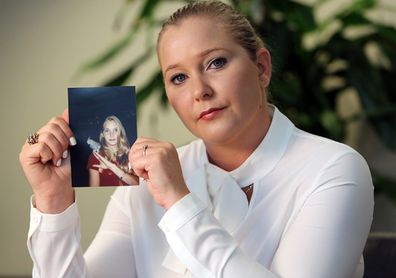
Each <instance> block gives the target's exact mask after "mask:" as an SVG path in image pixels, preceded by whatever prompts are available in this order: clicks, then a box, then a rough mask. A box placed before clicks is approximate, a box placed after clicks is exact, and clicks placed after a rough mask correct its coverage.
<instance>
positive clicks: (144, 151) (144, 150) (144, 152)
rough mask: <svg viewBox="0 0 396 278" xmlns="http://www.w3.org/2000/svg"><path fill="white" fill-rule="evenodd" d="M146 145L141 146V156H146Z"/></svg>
mask: <svg viewBox="0 0 396 278" xmlns="http://www.w3.org/2000/svg"><path fill="white" fill-rule="evenodd" d="M148 147H149V146H148V145H143V147H142V149H143V156H146V151H147V149H148Z"/></svg>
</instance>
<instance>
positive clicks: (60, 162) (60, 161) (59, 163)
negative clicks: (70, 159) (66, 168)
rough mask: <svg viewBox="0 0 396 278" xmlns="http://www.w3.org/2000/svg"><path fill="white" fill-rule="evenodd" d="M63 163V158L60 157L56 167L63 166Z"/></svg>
mask: <svg viewBox="0 0 396 278" xmlns="http://www.w3.org/2000/svg"><path fill="white" fill-rule="evenodd" d="M61 164H62V159H59V160H58V161H57V162H56V167H59V166H61Z"/></svg>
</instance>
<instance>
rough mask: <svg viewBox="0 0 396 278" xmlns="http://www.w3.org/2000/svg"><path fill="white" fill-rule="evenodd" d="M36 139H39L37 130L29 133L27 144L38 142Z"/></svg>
mask: <svg viewBox="0 0 396 278" xmlns="http://www.w3.org/2000/svg"><path fill="white" fill-rule="evenodd" d="M38 140H39V134H38V133H37V132H35V133H33V134H30V135H29V136H28V138H27V142H28V143H29V145H33V144H36V143H38Z"/></svg>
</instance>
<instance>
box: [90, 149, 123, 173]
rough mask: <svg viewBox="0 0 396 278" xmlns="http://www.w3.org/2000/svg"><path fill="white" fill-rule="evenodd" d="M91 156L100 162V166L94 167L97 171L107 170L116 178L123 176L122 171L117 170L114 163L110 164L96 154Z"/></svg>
mask: <svg viewBox="0 0 396 278" xmlns="http://www.w3.org/2000/svg"><path fill="white" fill-rule="evenodd" d="M93 155H94V156H95V157H96V158H97V159H98V160H99V161H100V165H94V166H96V167H98V169H101V170H105V169H109V170H111V171H112V172H113V173H114V174H116V175H117V176H118V177H121V176H122V175H123V174H124V171H122V170H121V169H120V168H118V166H117V165H116V164H115V163H113V162H111V161H110V160H108V159H107V158H105V157H104V156H102V155H100V154H99V153H98V152H93Z"/></svg>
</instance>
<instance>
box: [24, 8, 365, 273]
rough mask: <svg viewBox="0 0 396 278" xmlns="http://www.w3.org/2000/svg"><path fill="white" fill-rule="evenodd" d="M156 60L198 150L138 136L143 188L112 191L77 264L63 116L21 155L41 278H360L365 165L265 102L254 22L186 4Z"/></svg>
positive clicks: (266, 68)
mask: <svg viewBox="0 0 396 278" xmlns="http://www.w3.org/2000/svg"><path fill="white" fill-rule="evenodd" d="M157 54H158V60H159V63H160V67H161V70H162V74H163V77H164V84H165V89H166V93H167V96H168V99H169V103H170V104H171V105H172V107H173V108H174V109H175V111H176V112H177V114H178V115H179V117H180V118H181V120H182V121H183V123H184V124H185V126H186V127H187V128H188V129H189V130H190V131H191V132H192V133H193V134H194V135H195V136H196V137H198V138H199V139H197V140H195V141H193V142H191V143H190V144H188V145H186V146H183V147H181V148H179V149H176V148H175V147H174V146H173V145H172V144H171V143H168V142H163V141H159V140H156V139H152V138H142V137H141V138H138V139H137V140H136V142H135V143H134V144H133V146H132V148H131V151H130V152H129V161H133V165H132V166H133V170H134V171H135V173H136V174H137V175H138V176H140V177H142V178H143V179H145V180H146V181H145V182H143V184H142V185H141V186H137V187H119V188H117V190H116V191H115V193H114V194H113V196H112V198H111V200H110V202H109V204H108V206H107V211H106V213H105V216H104V218H103V222H102V225H101V227H100V229H99V232H98V233H97V235H96V237H95V239H94V241H93V242H92V244H91V246H90V247H89V248H88V250H87V251H86V252H85V254H84V255H83V253H82V252H81V249H80V242H79V237H76V234H77V235H78V234H79V232H80V230H79V218H78V209H77V206H76V204H75V200H74V192H73V189H72V188H71V186H70V184H69V182H68V180H67V179H65V178H64V175H58V173H59V172H60V171H67V170H68V167H69V165H68V163H67V161H66V162H63V163H61V165H60V166H59V167H57V166H56V164H53V163H46V162H47V161H51V162H54V163H56V161H58V160H59V159H60V158H61V156H62V153H63V152H64V151H65V150H67V149H68V140H69V138H72V136H73V133H72V131H71V130H70V128H69V126H68V125H67V117H63V118H58V119H57V120H56V122H51V123H50V124H48V125H46V126H45V127H44V128H42V129H40V130H39V131H38V134H39V135H40V137H39V140H38V141H37V140H35V141H37V142H36V143H35V144H32V145H28V144H25V146H24V147H23V150H22V154H21V163H22V166H23V168H24V171H25V174H26V176H27V177H28V179H29V182H30V184H31V186H32V188H33V192H34V196H35V198H36V203H35V204H33V207H32V221H31V226H30V227H31V229H30V233H29V241H28V244H29V245H28V246H29V250H30V254H31V256H32V258H33V261H34V269H33V273H34V276H35V277H133V278H136V277H139V278H158V277H160V278H182V277H196V278H215V277H217V278H240V277H246V278H275V277H283V278H346V277H348V278H349V277H353V278H361V277H362V276H363V262H362V260H361V255H362V251H363V248H364V245H365V241H366V239H367V236H368V233H369V230H370V225H371V221H372V213H373V185H372V181H371V177H370V172H369V169H368V167H367V164H366V162H365V161H364V159H363V158H362V157H361V156H360V155H359V154H358V153H357V152H356V151H354V150H352V149H351V148H349V147H348V146H345V145H343V144H340V143H337V142H334V141H331V140H329V139H325V138H322V137H318V136H315V135H312V134H309V133H306V132H304V131H302V130H300V129H298V128H297V127H295V126H294V125H293V123H292V122H291V121H290V120H289V119H288V118H287V117H286V116H285V115H283V114H282V113H281V112H280V111H279V110H278V109H277V108H276V107H275V106H273V105H271V104H269V103H268V102H267V97H266V93H267V90H268V86H269V83H270V80H271V56H270V53H269V51H268V50H267V48H265V46H264V45H263V43H262V42H261V40H260V39H259V38H258V37H257V35H256V33H255V32H254V30H253V28H252V26H251V25H250V24H249V22H248V21H247V19H246V18H245V17H244V16H243V15H241V14H240V13H239V12H238V11H236V10H234V9H233V8H232V7H230V6H228V5H226V4H224V3H222V2H219V1H207V2H191V3H190V4H188V5H187V6H185V7H183V8H181V9H179V10H177V11H176V12H175V13H174V14H173V15H172V16H171V17H170V18H169V19H168V20H167V21H166V22H165V23H164V25H163V28H162V30H161V32H160V34H159V38H158V44H157ZM273 93H276V92H273ZM54 126H57V127H58V128H54ZM59 129H60V130H62V131H61V132H58V130H59ZM48 134H50V135H51V136H48ZM52 135H53V136H55V137H56V138H57V139H56V140H55V142H57V143H56V144H55V143H54V144H52V142H53V141H52V140H49V139H48V138H49V137H52ZM42 137H43V140H42V139H41V138H42ZM53 145H54V146H57V147H52V146H53ZM32 161H33V162H32ZM43 169H46V171H43ZM39 170H40V171H39ZM66 173H67V172H66ZM34 205H35V207H34ZM48 214H52V215H48ZM35 219H40V221H36V222H35ZM46 223H50V225H47V224H46Z"/></svg>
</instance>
